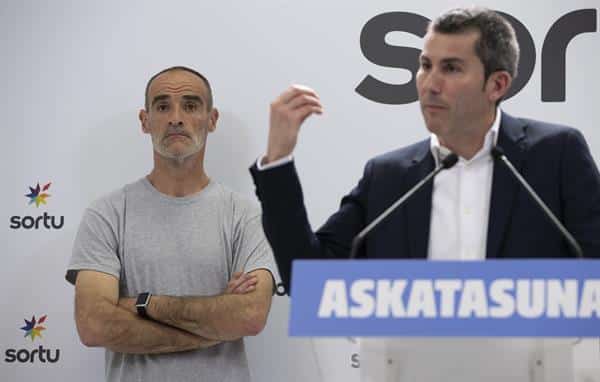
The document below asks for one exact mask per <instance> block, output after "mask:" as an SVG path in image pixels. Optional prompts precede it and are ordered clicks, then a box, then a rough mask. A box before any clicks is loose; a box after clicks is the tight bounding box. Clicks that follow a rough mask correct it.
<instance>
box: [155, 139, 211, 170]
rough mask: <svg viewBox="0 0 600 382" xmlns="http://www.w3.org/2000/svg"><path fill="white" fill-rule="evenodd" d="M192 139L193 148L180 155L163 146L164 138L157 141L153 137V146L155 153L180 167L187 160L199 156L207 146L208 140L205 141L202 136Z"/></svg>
mask: <svg viewBox="0 0 600 382" xmlns="http://www.w3.org/2000/svg"><path fill="white" fill-rule="evenodd" d="M190 139H191V140H192V142H193V144H192V146H191V147H188V148H187V149H186V150H184V151H183V152H179V153H173V152H170V151H169V150H168V148H167V147H166V146H165V145H164V144H163V141H164V138H161V139H157V138H155V137H154V136H152V145H153V146H154V151H156V153H158V155H160V156H161V157H163V158H165V159H167V160H170V161H173V162H175V163H176V164H177V165H178V166H181V165H183V163H184V162H185V160H186V159H188V158H190V157H191V156H193V155H196V154H198V153H199V152H200V151H201V150H202V149H203V148H204V145H205V144H206V139H203V138H202V137H200V136H193V137H191V138H190Z"/></svg>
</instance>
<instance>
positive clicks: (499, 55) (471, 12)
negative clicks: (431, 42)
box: [429, 7, 519, 80]
mask: <svg viewBox="0 0 600 382" xmlns="http://www.w3.org/2000/svg"><path fill="white" fill-rule="evenodd" d="M429 28H430V29H432V30H433V31H434V32H439V33H447V34H455V33H463V32H467V31H470V30H475V31H479V33H480V36H479V40H478V41H477V42H475V54H477V57H479V59H480V60H481V62H482V63H483V67H484V71H485V77H484V79H485V80H487V79H488V78H489V76H490V75H491V74H492V73H494V72H496V71H499V70H506V71H507V72H508V73H509V74H510V75H511V76H512V78H515V77H516V76H517V66H518V62H519V43H518V42H517V37H516V34H515V30H514V29H513V27H512V25H510V23H509V22H508V21H507V20H506V19H505V18H504V17H502V16H500V15H499V14H498V13H497V12H494V11H492V10H490V9H487V8H480V7H474V8H457V9H452V10H450V11H448V12H446V13H444V14H442V15H441V16H439V17H438V18H436V19H435V20H433V21H432V22H431V24H430V25H429Z"/></svg>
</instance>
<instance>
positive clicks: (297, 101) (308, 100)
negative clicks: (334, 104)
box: [287, 94, 323, 110]
mask: <svg viewBox="0 0 600 382" xmlns="http://www.w3.org/2000/svg"><path fill="white" fill-rule="evenodd" d="M306 105H312V106H318V107H321V108H322V107H323V106H322V105H321V101H320V100H319V99H318V98H316V97H313V96H311V95H308V94H300V95H297V96H296V97H294V98H293V99H292V100H291V101H290V102H288V103H287V107H288V108H289V109H291V110H295V109H298V108H301V107H303V106H306Z"/></svg>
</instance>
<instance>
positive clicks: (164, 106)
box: [156, 103, 169, 111]
mask: <svg viewBox="0 0 600 382" xmlns="http://www.w3.org/2000/svg"><path fill="white" fill-rule="evenodd" d="M156 110H158V111H167V110H169V105H167V104H165V103H159V104H158V105H156Z"/></svg>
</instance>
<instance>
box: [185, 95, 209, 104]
mask: <svg viewBox="0 0 600 382" xmlns="http://www.w3.org/2000/svg"><path fill="white" fill-rule="evenodd" d="M182 98H183V99H184V100H186V101H196V102H199V103H201V104H203V105H204V100H203V99H202V98H200V97H199V96H197V95H184V96H183V97H182Z"/></svg>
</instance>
